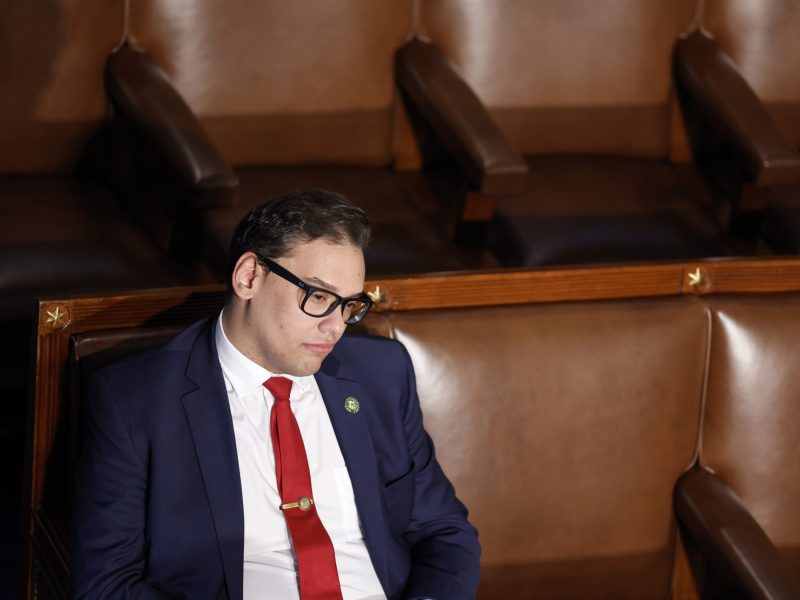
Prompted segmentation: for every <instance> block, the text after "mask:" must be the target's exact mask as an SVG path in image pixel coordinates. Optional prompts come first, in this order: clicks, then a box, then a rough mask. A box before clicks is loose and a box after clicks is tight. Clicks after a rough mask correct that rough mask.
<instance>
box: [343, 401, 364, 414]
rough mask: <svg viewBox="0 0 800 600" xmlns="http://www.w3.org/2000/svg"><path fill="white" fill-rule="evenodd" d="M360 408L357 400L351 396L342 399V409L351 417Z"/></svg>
mask: <svg viewBox="0 0 800 600" xmlns="http://www.w3.org/2000/svg"><path fill="white" fill-rule="evenodd" d="M360 408H361V405H360V404H359V403H358V400H356V399H355V398H353V397H352V396H348V397H347V398H345V399H344V409H345V410H346V411H347V412H349V413H350V414H353V415H354V414H356V413H357V412H358V411H359V409H360Z"/></svg>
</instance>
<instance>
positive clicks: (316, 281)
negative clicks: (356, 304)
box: [303, 277, 364, 298]
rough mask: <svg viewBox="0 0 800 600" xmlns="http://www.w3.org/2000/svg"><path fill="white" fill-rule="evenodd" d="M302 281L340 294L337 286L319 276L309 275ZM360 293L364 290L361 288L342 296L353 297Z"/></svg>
mask: <svg viewBox="0 0 800 600" xmlns="http://www.w3.org/2000/svg"><path fill="white" fill-rule="evenodd" d="M303 281H305V282H306V283H310V284H312V285H313V286H314V287H321V288H324V289H326V290H328V291H330V292H336V293H337V294H339V295H340V296H341V295H342V294H341V292H340V291H339V288H338V287H337V286H335V285H333V284H332V283H328V282H327V281H325V280H324V279H320V278H319V277H309V278H308V279H303ZM362 293H364V290H361V291H360V292H358V293H356V294H353V295H352V296H342V297H344V298H355V297H357V296H360V295H361V294H362Z"/></svg>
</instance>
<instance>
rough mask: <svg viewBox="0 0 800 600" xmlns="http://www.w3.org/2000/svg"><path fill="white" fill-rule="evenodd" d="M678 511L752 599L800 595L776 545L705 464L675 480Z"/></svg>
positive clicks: (716, 561)
mask: <svg viewBox="0 0 800 600" xmlns="http://www.w3.org/2000/svg"><path fill="white" fill-rule="evenodd" d="M674 500H675V513H676V515H677V518H678V520H679V521H680V522H681V524H682V525H683V526H685V527H686V529H687V530H688V531H689V533H690V534H691V536H692V537H693V538H694V540H695V541H696V542H697V543H698V544H699V546H700V548H701V550H703V551H704V552H705V553H706V554H707V555H708V556H709V558H710V559H711V561H712V562H713V563H714V564H715V565H716V566H718V567H719V568H720V569H722V570H723V571H724V572H725V574H726V575H727V576H729V577H732V578H733V579H734V581H733V584H734V585H735V586H736V588H737V589H739V588H740V589H742V590H746V591H747V592H748V594H750V597H752V598H764V599H771V600H779V599H786V600H789V599H790V598H800V581H798V580H797V579H796V577H795V575H794V574H793V573H792V572H791V571H790V570H789V568H788V566H786V565H785V564H784V562H783V559H782V557H781V556H780V553H779V552H778V550H777V548H776V547H775V545H774V544H773V543H772V542H771V541H770V539H769V538H768V537H767V535H766V533H764V530H763V529H761V527H760V526H759V524H758V523H757V522H756V520H755V519H754V518H753V516H752V515H751V514H750V513H749V512H748V510H747V509H746V508H745V507H744V505H743V504H742V503H741V501H740V500H739V498H738V497H737V496H736V494H735V493H734V492H733V490H731V488H729V487H728V486H727V485H726V484H725V483H724V482H723V481H722V480H721V479H720V478H719V477H717V476H716V475H713V474H712V473H709V472H708V471H706V470H704V469H701V468H694V469H691V470H690V471H688V472H686V473H684V475H683V476H682V477H681V478H680V479H679V480H678V482H677V484H676V485H675V492H674Z"/></svg>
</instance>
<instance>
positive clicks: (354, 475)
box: [316, 357, 389, 589]
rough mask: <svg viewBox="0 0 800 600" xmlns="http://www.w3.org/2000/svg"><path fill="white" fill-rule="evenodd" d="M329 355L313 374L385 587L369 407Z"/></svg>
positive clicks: (382, 529)
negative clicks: (351, 405)
mask: <svg viewBox="0 0 800 600" xmlns="http://www.w3.org/2000/svg"><path fill="white" fill-rule="evenodd" d="M332 358H333V357H330V358H329V359H328V361H326V363H325V364H324V365H323V369H322V370H320V371H319V372H318V373H317V374H316V380H317V385H319V389H320V392H321V393H322V398H323V399H324V401H325V407H326V408H327V410H328V415H329V416H330V419H331V423H332V424H333V430H334V433H335V434H336V439H337V440H338V442H339V447H340V448H341V450H342V455H343V456H344V461H345V464H346V465H347V471H348V473H349V475H350V481H351V482H352V484H353V491H354V492H355V499H356V508H357V509H358V516H359V518H360V520H361V526H362V528H363V530H364V541H365V542H366V545H367V550H368V551H369V555H370V558H371V559H372V564H373V566H374V567H375V572H376V573H377V575H378V578H379V579H380V581H381V582H382V584H383V586H384V589H386V588H387V582H388V573H389V570H388V564H387V562H386V561H387V558H386V540H385V536H386V524H385V523H384V517H383V508H382V503H381V496H382V494H383V492H382V490H381V486H380V482H379V481H378V470H377V466H376V461H375V450H374V446H373V443H372V433H371V432H370V429H369V421H368V418H367V414H368V411H369V410H371V408H372V407H371V406H370V401H369V398H368V397H365V396H364V395H363V392H362V391H361V387H360V386H359V384H358V383H356V382H355V381H353V380H351V379H349V378H346V377H343V376H337V374H336V368H335V367H336V362H335V359H334V360H331V359H332ZM331 365H333V367H332V366H331ZM350 396H352V397H353V398H357V399H358V401H359V403H360V409H359V411H358V412H356V413H352V412H349V411H347V410H346V409H345V399H346V398H348V397H350Z"/></svg>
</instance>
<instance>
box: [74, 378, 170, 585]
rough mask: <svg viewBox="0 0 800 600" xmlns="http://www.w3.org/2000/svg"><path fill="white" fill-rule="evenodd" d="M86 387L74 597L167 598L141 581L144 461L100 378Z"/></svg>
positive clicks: (77, 495)
mask: <svg viewBox="0 0 800 600" xmlns="http://www.w3.org/2000/svg"><path fill="white" fill-rule="evenodd" d="M87 388H88V389H87V394H86V401H87V402H86V419H85V423H86V429H85V434H84V445H83V452H82V455H81V459H80V461H79V462H78V467H77V473H76V493H75V507H74V510H73V518H72V521H73V522H72V533H71V536H72V539H71V546H72V549H71V556H72V565H71V577H72V582H71V583H72V597H74V598H120V599H141V600H150V599H163V598H168V596H166V595H165V594H163V593H162V592H160V591H159V590H157V589H156V588H154V587H152V586H150V585H148V584H147V583H146V582H145V581H144V580H143V573H144V569H145V533H144V531H145V514H146V502H147V485H148V481H147V459H146V456H145V455H144V454H143V453H142V450H141V449H140V448H137V447H136V446H135V444H134V440H133V438H132V437H131V433H130V429H129V427H128V424H127V423H126V421H125V415H124V413H123V411H122V410H121V407H120V406H119V401H118V398H116V397H115V395H114V393H113V391H112V388H111V386H110V384H109V382H108V380H107V379H106V378H105V377H104V376H103V375H102V373H98V374H94V375H93V376H91V377H89V381H88V386H87Z"/></svg>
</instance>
